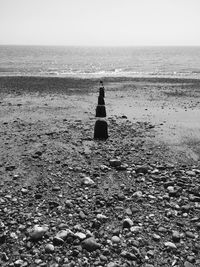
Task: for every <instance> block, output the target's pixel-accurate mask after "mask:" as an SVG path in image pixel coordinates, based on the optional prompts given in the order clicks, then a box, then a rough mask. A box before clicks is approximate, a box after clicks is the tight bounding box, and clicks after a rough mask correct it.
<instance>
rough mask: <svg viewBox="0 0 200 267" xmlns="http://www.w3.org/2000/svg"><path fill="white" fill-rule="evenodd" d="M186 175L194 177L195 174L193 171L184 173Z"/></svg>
mask: <svg viewBox="0 0 200 267" xmlns="http://www.w3.org/2000/svg"><path fill="white" fill-rule="evenodd" d="M186 174H187V175H189V176H195V175H196V173H195V172H194V171H186Z"/></svg>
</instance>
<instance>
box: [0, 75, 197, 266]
mask: <svg viewBox="0 0 200 267" xmlns="http://www.w3.org/2000/svg"><path fill="white" fill-rule="evenodd" d="M103 81H104V86H105V93H106V96H105V104H106V111H107V122H108V132H109V138H108V139H107V140H106V141H97V140H93V133H94V124H95V121H96V118H95V108H96V105H97V98H98V89H99V80H98V79H73V78H44V77H0V136H1V138H0V139H1V141H0V151H1V153H0V177H1V179H0V185H1V189H0V205H1V209H0V229H1V236H0V244H1V248H2V253H1V259H0V261H1V264H2V265H1V266H52V267H53V266H108V267H112V266H146V267H147V266H148V267H150V266H184V267H189V266H199V265H200V258H199V255H200V254H199V253H200V237H199V229H200V217H199V208H200V205H199V202H200V193H199V188H200V180H199V178H200V81H199V80H189V79H188V80H187V79H164V78H160V79H156V78H152V79H150V78H146V79H145V78H143V79H142V78H105V79H103ZM87 178H89V179H88V180H87ZM35 225H39V226H41V227H42V226H44V225H47V230H44V231H43V232H42V234H41V236H40V237H39V238H35V239H34V238H33V235H34V231H36V230H34V229H33V228H34V226H35ZM61 231H65V234H64V235H63V236H62V234H60V232H61ZM67 231H68V232H67ZM69 231H70V232H69ZM69 233H70V234H69ZM80 233H81V234H82V235H81V234H80ZM88 239H89V241H88ZM88 242H89V245H88ZM18 260H21V261H22V262H23V263H24V264H25V265H19V262H18V263H16V261H18ZM9 264H11V265H9ZM12 264H13V265H12ZM70 264H71V265H70ZM131 264H132V265H131ZM134 264H135V265H134ZM187 264H188V265H187ZM189 264H191V265H189Z"/></svg>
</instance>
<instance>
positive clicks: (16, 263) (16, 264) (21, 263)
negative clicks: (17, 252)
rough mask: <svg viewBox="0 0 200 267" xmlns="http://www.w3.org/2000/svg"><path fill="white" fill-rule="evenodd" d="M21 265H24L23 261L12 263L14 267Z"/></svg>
mask: <svg viewBox="0 0 200 267" xmlns="http://www.w3.org/2000/svg"><path fill="white" fill-rule="evenodd" d="M23 264H24V261H23V260H16V261H15V262H14V265H15V266H16V267H21V266H22V265H23Z"/></svg>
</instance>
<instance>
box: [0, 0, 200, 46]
mask: <svg viewBox="0 0 200 267" xmlns="http://www.w3.org/2000/svg"><path fill="white" fill-rule="evenodd" d="M0 44H19V45H78V46H79V45H80V46H140V45H144V46H146V45H200V0H0Z"/></svg>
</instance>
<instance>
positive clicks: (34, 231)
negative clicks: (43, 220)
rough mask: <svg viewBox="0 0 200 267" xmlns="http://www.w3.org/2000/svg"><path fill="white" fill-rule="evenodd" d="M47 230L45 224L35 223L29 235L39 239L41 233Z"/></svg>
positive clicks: (41, 235)
mask: <svg viewBox="0 0 200 267" xmlns="http://www.w3.org/2000/svg"><path fill="white" fill-rule="evenodd" d="M47 231H48V227H47V226H38V225H35V226H34V227H33V229H32V230H31V232H30V237H31V239H33V240H35V241H36V240H39V239H41V238H42V237H43V235H44V234H45V233H46V232H47Z"/></svg>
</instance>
